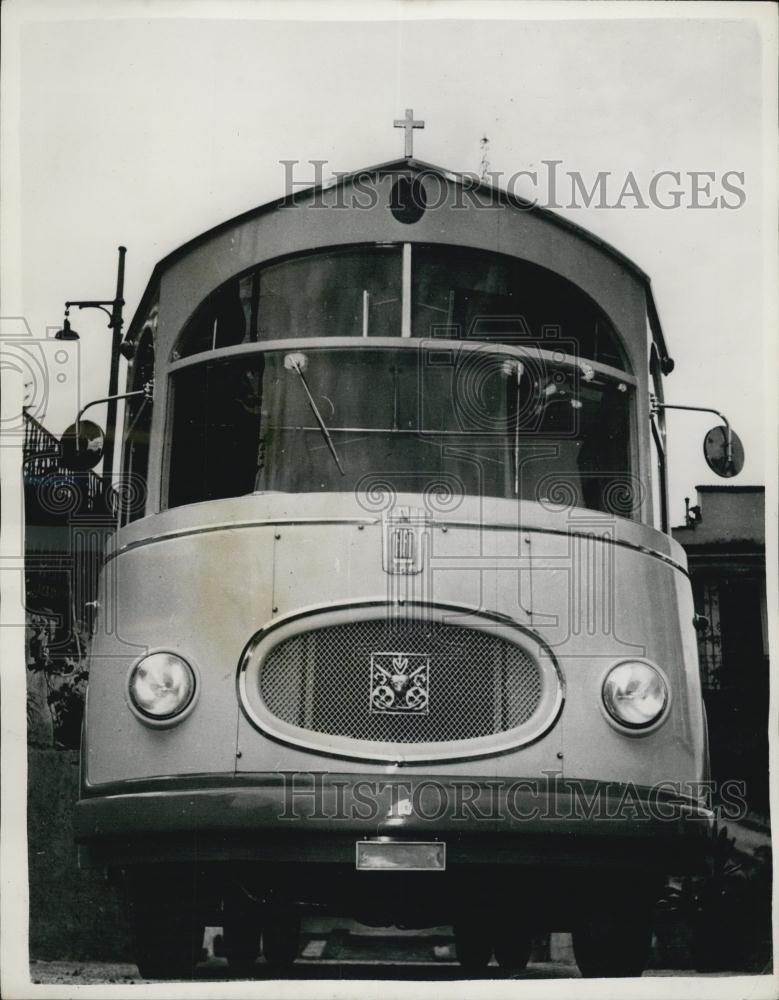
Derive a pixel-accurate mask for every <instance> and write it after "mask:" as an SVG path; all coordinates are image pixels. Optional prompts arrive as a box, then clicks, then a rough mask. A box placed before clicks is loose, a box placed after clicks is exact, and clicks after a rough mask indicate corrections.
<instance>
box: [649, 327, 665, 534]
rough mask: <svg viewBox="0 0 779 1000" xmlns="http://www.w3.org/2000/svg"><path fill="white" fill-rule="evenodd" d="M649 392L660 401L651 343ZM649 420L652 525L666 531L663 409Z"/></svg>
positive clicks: (656, 361)
mask: <svg viewBox="0 0 779 1000" xmlns="http://www.w3.org/2000/svg"><path fill="white" fill-rule="evenodd" d="M649 379H650V381H649V392H650V394H652V395H654V396H655V397H656V398H657V399H658V400H659V401H660V402H662V399H663V396H662V373H661V371H660V359H659V357H658V354H657V348H656V347H655V345H654V344H652V347H651V351H650V354H649ZM649 420H650V432H651V433H650V449H651V454H650V467H649V481H650V484H651V488H652V511H653V515H654V517H653V519H654V527H655V528H659V529H660V531H665V532H667V531H668V484H667V473H666V449H665V414H664V411H663V410H660V411H659V412H658V413H656V414H653V415H651V416H650V418H649Z"/></svg>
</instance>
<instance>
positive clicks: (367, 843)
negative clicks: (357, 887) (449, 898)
mask: <svg viewBox="0 0 779 1000" xmlns="http://www.w3.org/2000/svg"><path fill="white" fill-rule="evenodd" d="M356 846H357V852H356V867H357V868H358V869H360V870H362V871H409V872H428V871H433V872H435V871H438V872H442V871H444V870H445V869H446V844H444V843H442V842H441V841H427V842H424V841H411V840H358V841H357V845H356Z"/></svg>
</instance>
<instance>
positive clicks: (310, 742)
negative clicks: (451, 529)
mask: <svg viewBox="0 0 779 1000" xmlns="http://www.w3.org/2000/svg"><path fill="white" fill-rule="evenodd" d="M398 603H399V604H401V605H403V606H404V607H406V608H419V609H421V610H423V611H424V613H426V614H428V615H429V614H430V613H431V612H432V613H434V614H437V617H438V618H439V619H440V620H443V619H444V614H443V613H444V612H458V613H459V614H463V613H465V614H467V615H469V616H470V617H471V618H477V619H480V620H481V621H482V622H483V623H484V624H490V623H491V624H494V625H498V626H500V627H501V628H504V629H511V630H513V631H516V632H519V633H521V635H523V636H524V637H525V638H527V639H529V640H531V641H532V643H533V644H534V645H537V646H538V647H539V648H540V649H542V650H543V653H544V655H545V657H546V659H547V660H548V663H549V666H550V667H551V671H552V673H553V674H554V677H555V680H556V682H557V684H556V691H555V692H554V700H553V702H552V707H551V708H550V709H549V710H548V714H547V715H546V716H545V718H544V720H543V723H542V724H538V725H537V726H536V728H535V729H533V730H532V731H531V733H530V735H529V736H528V735H526V736H525V737H524V738H523V736H522V733H521V729H522V728H523V726H526V725H527V723H523V725H522V726H517V727H515V728H514V729H511V730H508V731H507V732H505V733H494V734H491V735H490V736H485V737H477V738H474V739H472V740H470V741H469V740H453V741H449V742H447V743H441V744H438V745H439V746H442V747H447V748H448V749H447V750H440V751H437V752H436V751H434V750H431V749H429V748H430V747H432V746H435V745H436V744H430V743H426V744H411V743H410V744H403V746H406V745H407V746H408V747H409V748H413V747H414V746H419V747H421V748H427V749H422V750H421V751H420V752H417V753H414V752H413V749H411V750H410V751H409V752H408V753H399V752H397V750H395V751H394V752H392V753H381V752H378V751H377V752H373V753H371V752H370V751H369V750H362V749H361V748H358V747H354V748H351V747H349V748H347V747H341V748H337V747H332V745H331V746H330V748H328V746H327V743H326V741H327V740H328V739H329V740H331V741H334V740H337V741H342V742H343V741H345V740H347V739H348V738H347V737H341V736H333V735H332V734H327V733H321V734H317V733H314V732H313V731H312V734H311V735H312V736H313V737H314V738H313V739H305V738H302V737H299V736H297V735H296V734H292V733H289V732H285V731H279V730H277V729H275V728H274V727H273V723H272V722H269V720H268V719H267V718H260V717H259V716H258V715H257V713H256V711H255V710H254V709H253V707H252V703H251V699H250V696H249V693H248V690H247V686H246V685H247V674H248V672H249V668H250V667H251V666H252V663H253V654H254V650H255V649H256V648H257V647H258V646H261V645H262V644H263V643H264V642H265V640H266V639H267V638H268V636H269V635H270V634H271V633H272V632H274V631H276V630H277V629H279V628H281V627H282V626H284V625H289V624H293V623H295V622H297V621H300V620H301V619H306V618H311V619H313V620H314V621H316V620H317V619H322V618H324V619H326V620H327V622H328V623H329V624H337V623H336V622H333V621H332V616H333V615H339V613H343V612H347V613H349V612H351V613H354V612H359V613H360V614H361V617H362V618H363V619H368V618H370V617H371V615H370V612H371V609H374V608H385V609H388V610H389V609H390V608H392V605H391V604H390V603H389V602H388V601H387V599H386V598H381V599H379V598H368V599H364V600H355V601H348V602H343V603H339V604H319V605H315V606H309V607H306V608H298V609H297V610H295V611H293V612H290V613H289V614H286V615H280V616H279V617H278V618H275V619H271V620H270V621H268V622H266V624H265V625H263V626H261V628H259V629H258V630H257V632H255V633H254V635H253V636H252V637H251V639H250V640H249V641H248V643H247V644H246V646H245V647H244V649H243V652H242V653H241V656H240V659H239V663H238V672H237V675H236V690H237V695H238V703H239V705H240V707H241V709H242V711H243V713H244V715H245V716H246V718H247V719H248V721H249V722H250V723H251V725H253V726H254V727H255V728H256V729H257V730H259V732H261V733H262V734H263V736H265V737H267V738H268V739H270V740H273V742H275V743H280V744H281V745H286V746H295V747H298V748H300V749H302V750H306V751H309V752H313V753H315V754H317V755H318V756H323V757H332V758H334V759H336V760H358V761H363V762H367V763H384V764H394V765H396V766H398V767H404V766H414V765H417V764H429V763H433V762H441V763H444V762H445V763H456V762H458V761H465V760H478V759H481V758H485V757H499V756H503V755H504V754H508V753H514V752H515V751H516V750H518V749H520V748H521V747H526V746H531V745H532V744H533V743H537V742H538V741H539V740H540V739H543V738H544V736H546V735H547V733H548V732H549V731H550V730H551V729H553V728H554V726H555V725H556V724H557V722H558V720H559V718H560V715H561V713H562V710H563V707H564V705H565V690H566V685H565V677H564V675H563V672H562V670H561V669H560V666H559V664H558V662H557V658H556V657H555V656H554V654H553V653H552V650H551V648H550V647H549V646H548V645H547V643H546V642H545V641H544V640H543V639H542V638H541V637H540V636H539V635H538V634H537V633H535V632H533V631H532V630H531V629H529V628H527V627H525V626H524V625H521V624H520V623H519V622H515V621H514V619H513V618H510V617H509V616H508V615H501V614H496V613H494V612H486V611H483V610H481V609H479V608H474V607H471V606H469V605H460V604H438V603H436V604H426V603H425V602H423V601H408V602H403V601H401V602H398ZM315 627H316V625H312V628H315ZM323 627H326V625H325V626H323ZM462 627H463V628H468V627H469V626H468V625H467V624H463V625H462ZM280 641H283V640H280ZM506 641H507V642H514V640H513V639H510V638H506ZM514 644H515V645H518V646H520V647H521V648H524V647H523V646H522V644H521V643H519V642H514ZM274 645H275V644H274ZM271 648H272V647H271ZM530 655H531V656H532V653H530ZM533 660H534V662H535V663H536V665H537V666H538V668H539V670H541V671H542V673H543V671H544V669H545V668H544V664H543V663H542V662H540V659H539V657H537V656H533ZM267 714H268V715H269V716H270V718H271V719H273V718H275V717H274V716H272V715H271V713H270V712H268V713H267ZM278 721H279V722H280V723H281V725H282V726H285V727H286V728H287V729H298V727H295V726H289V725H287V724H286V723H283V722H282V720H278ZM531 721H532V720H531ZM301 732H304V733H306V732H308V731H307V730H301ZM317 735H319V736H321V737H322V739H321V741H318V740H317V739H316V738H315V737H316V736H317ZM501 738H503V739H501ZM354 742H355V743H357V742H362V743H363V744H367V745H368V746H375V744H374V743H372V742H371V741H368V740H364V741H357V740H355V741H354ZM469 742H470V743H471V744H476V745H475V746H474V745H472V746H470V747H468V746H467V744H468V743H469ZM495 743H497V744H498V745H497V746H496V745H495ZM490 744H492V745H490ZM398 745H399V744H394V746H396V747H397V746H398Z"/></svg>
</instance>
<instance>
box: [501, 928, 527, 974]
mask: <svg viewBox="0 0 779 1000" xmlns="http://www.w3.org/2000/svg"><path fill="white" fill-rule="evenodd" d="M532 950H533V936H532V934H531V933H530V931H528V930H527V929H526V928H525V927H517V926H514V927H512V926H511V925H508V926H502V927H500V928H499V929H498V930H497V931H496V934H495V958H496V959H497V960H498V965H499V966H500V967H501V969H506V970H507V971H509V972H524V970H525V969H526V968H527V963H528V962H529V961H530V953H531V951H532Z"/></svg>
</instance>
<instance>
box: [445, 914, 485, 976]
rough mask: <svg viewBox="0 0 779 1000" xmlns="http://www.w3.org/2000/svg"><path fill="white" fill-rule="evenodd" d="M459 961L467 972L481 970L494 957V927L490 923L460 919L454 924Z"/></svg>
mask: <svg viewBox="0 0 779 1000" xmlns="http://www.w3.org/2000/svg"><path fill="white" fill-rule="evenodd" d="M452 930H453V931H454V945H455V949H456V951H457V961H458V962H459V963H460V965H461V967H462V968H463V969H465V970H466V971H467V972H481V971H482V970H484V969H486V968H487V966H488V965H489V964H490V959H491V958H492V928H491V927H490V926H489V923H488V922H486V921H484V922H482V923H479V922H476V921H473V920H460V921H458V922H457V923H455V924H454V926H453V928H452Z"/></svg>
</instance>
